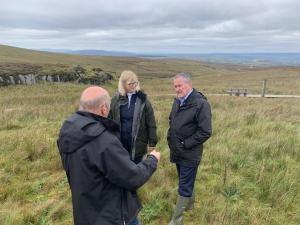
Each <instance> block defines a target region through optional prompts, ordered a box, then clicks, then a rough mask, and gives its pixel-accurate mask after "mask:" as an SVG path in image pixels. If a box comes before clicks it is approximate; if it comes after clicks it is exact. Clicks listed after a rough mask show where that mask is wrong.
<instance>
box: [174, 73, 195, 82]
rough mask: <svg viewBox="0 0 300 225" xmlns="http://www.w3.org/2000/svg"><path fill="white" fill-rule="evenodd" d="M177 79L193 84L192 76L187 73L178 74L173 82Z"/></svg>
mask: <svg viewBox="0 0 300 225" xmlns="http://www.w3.org/2000/svg"><path fill="white" fill-rule="evenodd" d="M177 78H183V79H184V80H185V81H186V82H187V83H191V82H192V80H191V74H190V73H186V72H181V73H177V74H176V75H175V76H174V79H173V80H175V79H177Z"/></svg>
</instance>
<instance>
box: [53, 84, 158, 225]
mask: <svg viewBox="0 0 300 225" xmlns="http://www.w3.org/2000/svg"><path fill="white" fill-rule="evenodd" d="M109 107H110V97H109V94H108V92H107V91H106V90H105V89H103V88H101V87H96V86H93V87H89V88H87V89H86V90H85V91H84V92H83V93H82V95H81V98H80V110H79V111H77V112H76V113H74V114H73V115H72V116H71V117H70V118H68V119H67V120H66V121H65V122H64V124H63V126H62V128H61V131H60V134H59V139H58V141H57V143H58V148H59V152H60V155H61V158H62V163H63V167H64V169H65V171H66V174H67V178H68V182H69V185H70V189H71V192H72V203H73V216H74V224H75V225H124V224H125V225H127V224H131V223H132V222H133V220H134V219H135V218H136V216H137V214H138V212H139V210H140V209H141V204H140V202H139V200H138V198H137V195H136V194H135V193H134V190H136V189H137V188H139V187H140V186H142V185H143V184H144V183H145V182H146V181H147V180H148V179H149V178H150V177H151V175H152V174H153V172H154V171H155V169H156V167H157V162H158V160H159V158H160V153H159V152H157V151H156V150H153V151H152V152H151V153H150V154H149V156H148V157H147V158H146V159H145V160H144V161H142V162H141V163H139V164H137V165H136V164H135V163H134V162H132V161H131V160H130V157H129V154H128V151H127V150H126V149H124V148H123V147H122V144H121V142H120V140H119V138H118V137H119V127H118V125H117V124H116V123H114V122H113V121H112V120H110V119H108V118H106V117H107V115H108V113H109Z"/></svg>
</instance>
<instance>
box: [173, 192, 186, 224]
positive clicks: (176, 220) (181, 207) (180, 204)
mask: <svg viewBox="0 0 300 225" xmlns="http://www.w3.org/2000/svg"><path fill="white" fill-rule="evenodd" d="M189 201H190V198H189V197H183V196H180V195H178V197H177V202H176V206H175V209H174V213H173V216H172V220H171V221H170V223H169V225H181V224H182V219H183V212H184V211H185V210H186V207H187V205H188V204H189Z"/></svg>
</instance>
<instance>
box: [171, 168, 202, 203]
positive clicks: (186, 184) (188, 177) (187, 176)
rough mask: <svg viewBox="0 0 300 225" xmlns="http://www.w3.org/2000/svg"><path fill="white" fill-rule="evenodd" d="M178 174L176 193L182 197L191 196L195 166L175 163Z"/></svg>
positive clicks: (194, 178) (195, 172) (195, 171)
mask: <svg viewBox="0 0 300 225" xmlns="http://www.w3.org/2000/svg"><path fill="white" fill-rule="evenodd" d="M176 168H177V174H178V183H179V184H178V193H179V195H180V196H183V197H191V196H192V194H193V190H194V184H195V180H196V175H197V170H198V165H197V166H183V165H180V164H177V163H176Z"/></svg>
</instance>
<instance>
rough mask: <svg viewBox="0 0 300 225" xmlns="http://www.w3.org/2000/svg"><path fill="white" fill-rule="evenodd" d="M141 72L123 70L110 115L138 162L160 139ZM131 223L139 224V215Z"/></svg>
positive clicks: (124, 143)
mask: <svg viewBox="0 0 300 225" xmlns="http://www.w3.org/2000/svg"><path fill="white" fill-rule="evenodd" d="M140 89H141V88H140V84H139V81H138V78H137V75H136V74H135V73H134V72H132V71H129V70H126V71H123V72H122V73H121V76H120V79H119V85H118V92H117V93H116V95H115V96H114V97H113V98H112V100H111V105H110V113H109V118H111V119H113V120H114V121H115V122H117V123H118V124H119V125H120V127H121V129H120V131H121V142H122V144H123V146H124V148H126V149H127V151H128V152H129V154H130V158H131V160H132V161H133V162H135V163H136V164H138V163H139V162H141V161H142V160H143V156H144V155H145V154H146V153H147V146H148V147H149V150H152V149H153V148H154V147H155V145H156V143H157V135H156V123H155V117H154V112H153V108H152V106H151V103H150V101H149V100H148V99H147V95H146V94H145V93H144V92H142V91H141V90H140ZM130 225H139V221H138V219H137V218H136V219H135V220H134V221H133V222H132V223H131V224H130Z"/></svg>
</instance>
